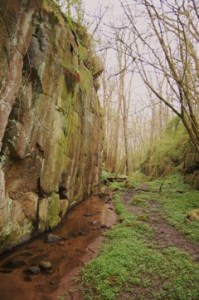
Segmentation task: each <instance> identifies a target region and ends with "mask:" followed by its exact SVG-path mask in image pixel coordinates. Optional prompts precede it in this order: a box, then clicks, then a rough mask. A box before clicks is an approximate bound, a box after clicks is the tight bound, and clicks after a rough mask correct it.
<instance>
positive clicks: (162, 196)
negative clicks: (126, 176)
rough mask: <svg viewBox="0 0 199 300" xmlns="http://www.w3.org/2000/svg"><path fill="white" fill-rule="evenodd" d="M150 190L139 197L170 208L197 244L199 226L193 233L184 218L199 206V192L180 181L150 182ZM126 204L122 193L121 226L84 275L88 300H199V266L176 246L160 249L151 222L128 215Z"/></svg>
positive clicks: (174, 219)
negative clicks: (156, 245)
mask: <svg viewBox="0 0 199 300" xmlns="http://www.w3.org/2000/svg"><path fill="white" fill-rule="evenodd" d="M163 181H164V182H163ZM149 186H150V189H151V192H149V193H146V192H142V193H139V197H140V199H141V198H142V196H143V197H145V198H144V199H143V202H144V201H146V202H147V201H148V200H149V199H152V198H153V200H154V201H160V202H161V203H164V205H163V207H164V208H163V209H164V211H165V213H166V217H167V218H168V219H169V221H170V222H171V223H172V224H173V225H174V226H176V224H178V227H179V229H180V230H181V231H183V232H187V233H189V236H190V238H191V239H194V240H196V239H197V238H196V235H198V232H199V227H198V225H197V224H191V226H188V228H190V229H187V227H186V225H185V224H184V216H185V213H186V211H187V209H190V208H192V207H195V206H196V205H197V199H198V192H195V191H190V190H189V188H188V186H186V185H184V184H183V183H182V181H181V180H179V179H178V178H177V177H176V176H171V177H170V178H167V179H161V180H157V181H156V182H149ZM160 186H162V190H161V193H160V190H159V187H160ZM121 188H123V187H121ZM182 190H183V192H182ZM146 195H147V196H146ZM120 199H121V191H120V192H118V193H116V194H115V196H114V203H115V210H116V212H117V214H118V216H119V220H120V223H119V224H117V225H116V226H114V228H113V229H112V230H111V231H109V232H108V233H107V234H106V240H105V243H104V245H103V247H102V249H101V251H100V253H99V255H98V257H97V258H96V259H94V260H93V261H92V262H91V263H89V264H88V265H87V266H86V267H85V269H84V270H83V272H82V282H83V283H82V289H83V292H84V295H85V299H87V300H93V299H96V300H115V299H135V300H139V299H143V300H146V299H147V300H149V299H154V300H158V299H162V300H163V299H164V300H165V299H167V300H198V299H199V285H198V282H199V265H198V264H196V263H194V262H192V259H191V257H189V255H188V254H186V253H185V252H183V251H181V250H179V249H177V248H175V247H167V248H165V249H164V250H158V249H157V248H156V247H155V246H154V244H153V235H154V232H153V229H152V228H151V227H150V226H149V225H148V224H147V222H145V221H146V220H140V218H139V217H136V216H135V215H133V214H131V213H130V212H128V211H127V209H126V207H124V205H123V204H122V203H121V200H120ZM141 203H142V201H141ZM142 205H143V203H142ZM195 226H196V227H195ZM185 228H186V230H185ZM195 229H197V233H194V230H195ZM189 230H190V231H191V232H192V234H191V233H190V232H189Z"/></svg>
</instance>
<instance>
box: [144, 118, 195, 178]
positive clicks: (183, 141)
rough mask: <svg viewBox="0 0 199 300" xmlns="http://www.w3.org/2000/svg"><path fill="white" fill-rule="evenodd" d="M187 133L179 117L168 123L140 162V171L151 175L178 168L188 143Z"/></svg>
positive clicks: (166, 172)
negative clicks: (145, 157) (143, 160)
mask: <svg viewBox="0 0 199 300" xmlns="http://www.w3.org/2000/svg"><path fill="white" fill-rule="evenodd" d="M188 141H189V138H188V134H187V132H186V130H185V128H184V126H183V125H182V123H181V122H180V120H179V118H177V117H176V118H174V119H172V120H171V121H170V123H169V124H168V126H167V128H166V130H165V132H164V133H163V134H162V136H161V137H160V139H159V140H157V142H156V145H155V146H154V148H153V149H151V150H150V151H149V152H148V155H147V159H146V160H145V162H144V163H143V164H142V166H141V168H142V171H143V172H144V173H146V174H148V175H151V176H153V177H158V176H160V175H165V174H168V173H170V172H172V171H175V170H176V168H180V166H181V164H182V162H183V159H184V156H185V153H186V148H187V145H188Z"/></svg>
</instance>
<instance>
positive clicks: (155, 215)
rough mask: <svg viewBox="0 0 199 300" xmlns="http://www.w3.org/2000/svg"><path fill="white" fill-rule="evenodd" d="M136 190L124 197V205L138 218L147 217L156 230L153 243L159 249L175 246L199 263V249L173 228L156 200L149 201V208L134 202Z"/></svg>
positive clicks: (128, 192) (130, 191)
mask: <svg viewBox="0 0 199 300" xmlns="http://www.w3.org/2000/svg"><path fill="white" fill-rule="evenodd" d="M145 192H146V193H147V191H145ZM136 193H137V192H136V191H135V190H129V191H127V192H126V193H125V194H124V196H123V203H124V205H125V206H126V207H127V209H128V210H129V211H130V212H132V213H133V214H135V215H137V216H143V215H144V216H147V221H146V222H147V223H148V224H150V226H151V227H152V228H153V230H154V233H155V234H154V236H153V240H152V241H151V242H152V243H153V244H155V246H156V247H157V248H158V249H160V250H161V249H164V248H167V247H169V246H175V247H176V248H179V249H181V250H184V251H186V252H187V253H189V254H190V255H191V257H192V259H193V261H195V262H198V263H199V247H198V245H197V244H194V243H191V242H190V241H189V240H188V239H187V238H186V237H185V236H184V235H183V234H181V233H180V232H178V231H177V230H176V229H175V228H174V227H172V226H171V225H170V224H169V223H168V221H167V220H166V219H165V218H164V216H163V215H162V213H161V204H160V203H159V202H157V201H154V200H152V199H151V200H149V201H148V204H149V205H148V206H147V207H140V206H139V205H136V202H133V199H134V196H135V195H136Z"/></svg>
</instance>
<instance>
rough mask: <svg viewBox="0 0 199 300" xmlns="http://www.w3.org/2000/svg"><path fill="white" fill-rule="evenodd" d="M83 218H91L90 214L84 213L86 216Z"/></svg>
mask: <svg viewBox="0 0 199 300" xmlns="http://www.w3.org/2000/svg"><path fill="white" fill-rule="evenodd" d="M84 217H86V218H89V217H92V214H91V213H86V214H84Z"/></svg>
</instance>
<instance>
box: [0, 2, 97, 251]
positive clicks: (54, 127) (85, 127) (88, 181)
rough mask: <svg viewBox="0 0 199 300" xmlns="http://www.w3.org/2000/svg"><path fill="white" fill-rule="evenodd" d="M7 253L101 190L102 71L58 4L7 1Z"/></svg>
mask: <svg viewBox="0 0 199 300" xmlns="http://www.w3.org/2000/svg"><path fill="white" fill-rule="evenodd" d="M0 21H1V33H0V142H1V145H0V148H1V161H0V252H2V251H3V250H5V249H7V248H10V247H12V246H14V245H16V244H18V243H20V242H22V241H25V240H27V239H29V238H30V237H31V236H32V235H33V234H34V233H38V232H42V231H45V230H49V229H51V228H53V227H54V226H56V225H57V224H58V223H59V221H60V220H61V218H62V217H63V215H64V214H65V213H66V211H67V210H68V209H69V208H70V207H71V206H73V205H74V204H75V203H77V202H79V201H81V200H82V199H83V198H85V197H87V196H88V195H89V194H90V193H91V192H92V190H93V189H94V188H95V187H96V186H97V184H98V179H99V173H100V163H101V146H102V118H101V111H100V105H99V101H98V98H97V94H96V90H97V88H98V83H97V77H98V75H99V74H100V73H101V72H102V67H101V65H100V63H99V62H98V60H97V58H96V57H95V56H94V55H93V53H92V50H91V49H90V48H91V45H90V39H89V36H88V34H87V33H86V32H85V30H84V28H82V27H81V26H80V25H77V24H75V23H74V22H72V21H71V20H69V19H67V18H66V17H65V16H64V15H63V14H62V13H61V12H60V11H59V9H58V8H57V7H56V5H55V4H54V2H53V1H50V0H48V1H47V0H44V1H43V2H42V1H39V0H38V1H37V0H34V1H28V0H7V1H5V0H0Z"/></svg>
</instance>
